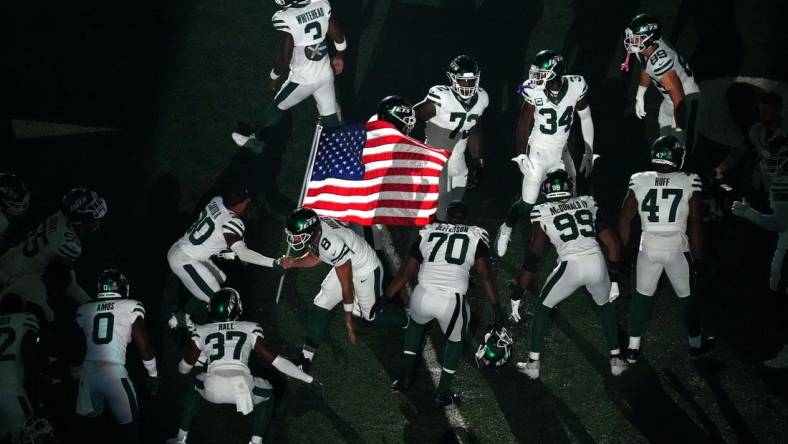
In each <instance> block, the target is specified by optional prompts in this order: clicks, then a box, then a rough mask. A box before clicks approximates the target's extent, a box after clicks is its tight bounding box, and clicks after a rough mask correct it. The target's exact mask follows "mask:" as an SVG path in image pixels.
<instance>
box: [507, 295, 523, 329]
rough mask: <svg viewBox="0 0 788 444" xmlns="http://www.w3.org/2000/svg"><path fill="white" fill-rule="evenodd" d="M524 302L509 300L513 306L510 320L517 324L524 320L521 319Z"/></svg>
mask: <svg viewBox="0 0 788 444" xmlns="http://www.w3.org/2000/svg"><path fill="white" fill-rule="evenodd" d="M522 301H523V300H522V299H518V300H516V301H515V300H514V299H509V302H510V303H511V304H512V312H511V314H509V319H511V320H512V322H514V323H515V324H516V323H518V322H520V319H522V318H521V317H520V302H522Z"/></svg>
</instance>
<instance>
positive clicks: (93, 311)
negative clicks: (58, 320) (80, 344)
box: [77, 299, 145, 365]
mask: <svg viewBox="0 0 788 444" xmlns="http://www.w3.org/2000/svg"><path fill="white" fill-rule="evenodd" d="M137 318H142V319H145V307H143V306H142V302H140V301H136V300H134V299H102V300H98V301H95V302H88V303H87V304H82V305H80V306H79V308H77V324H78V325H79V327H80V328H81V329H82V331H83V332H84V333H85V361H93V362H107V363H111V364H118V365H124V364H126V346H127V345H128V344H129V342H131V326H132V325H133V324H134V321H136V320H137Z"/></svg>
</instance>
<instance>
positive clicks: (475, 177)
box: [465, 157, 484, 190]
mask: <svg viewBox="0 0 788 444" xmlns="http://www.w3.org/2000/svg"><path fill="white" fill-rule="evenodd" d="M483 170H484V160H483V159H482V158H481V157H479V158H476V159H468V181H467V183H466V184H465V188H467V189H469V190H472V189H474V188H476V187H478V186H479V184H480V183H481V181H482V173H483Z"/></svg>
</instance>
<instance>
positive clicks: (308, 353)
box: [301, 349, 315, 361]
mask: <svg viewBox="0 0 788 444" xmlns="http://www.w3.org/2000/svg"><path fill="white" fill-rule="evenodd" d="M301 354H303V355H304V357H305V358H307V359H309V360H310V361H311V360H312V358H314V357H315V352H313V351H309V350H306V349H303V350H301Z"/></svg>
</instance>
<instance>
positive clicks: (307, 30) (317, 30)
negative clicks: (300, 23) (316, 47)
mask: <svg viewBox="0 0 788 444" xmlns="http://www.w3.org/2000/svg"><path fill="white" fill-rule="evenodd" d="M304 34H312V38H313V39H315V40H320V39H321V38H323V27H322V26H320V22H311V23H307V25H306V26H304Z"/></svg>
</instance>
